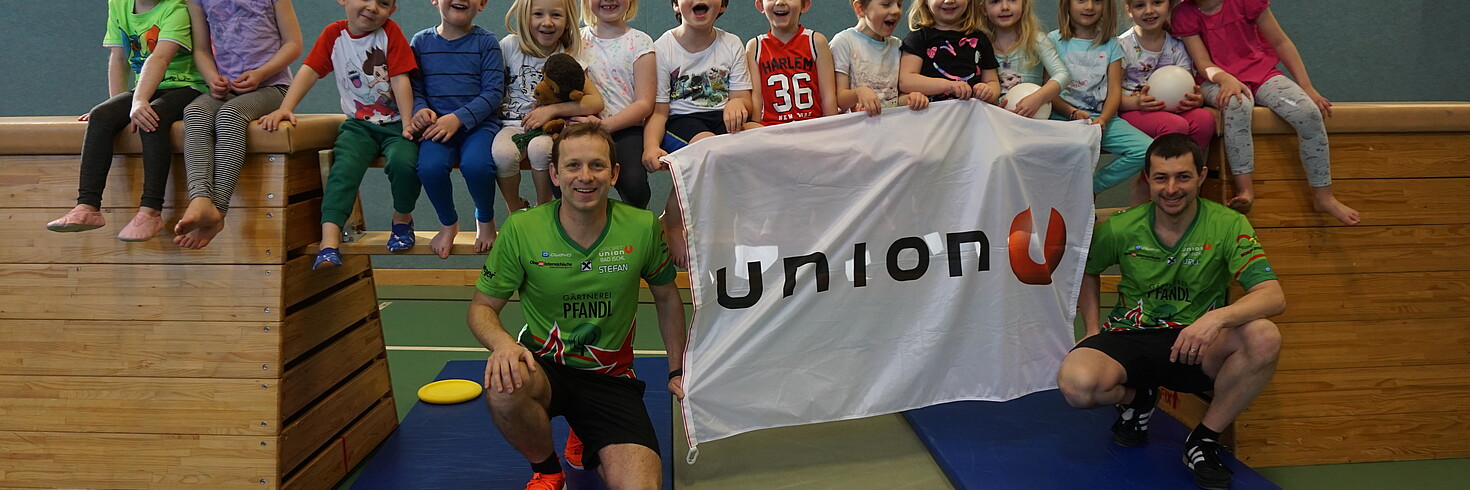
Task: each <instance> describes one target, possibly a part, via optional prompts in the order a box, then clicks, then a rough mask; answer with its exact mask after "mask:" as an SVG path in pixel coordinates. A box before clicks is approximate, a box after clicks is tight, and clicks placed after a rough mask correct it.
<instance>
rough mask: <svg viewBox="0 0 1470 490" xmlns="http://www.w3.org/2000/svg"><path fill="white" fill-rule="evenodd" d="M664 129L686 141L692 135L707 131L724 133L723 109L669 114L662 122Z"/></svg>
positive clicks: (691, 137)
mask: <svg viewBox="0 0 1470 490" xmlns="http://www.w3.org/2000/svg"><path fill="white" fill-rule="evenodd" d="M664 131H666V132H668V133H669V134H672V135H674V137H675V138H679V139H680V140H682V141H684V142H685V143H688V142H689V140H691V139H693V138H694V135H696V134H699V133H703V132H705V131H709V132H711V133H714V134H716V135H721V134H725V133H726V131H725V111H723V110H719V111H700V112H694V113H689V114H677V115H670V116H669V121H668V122H667V123H664Z"/></svg>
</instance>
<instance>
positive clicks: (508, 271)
mask: <svg viewBox="0 0 1470 490" xmlns="http://www.w3.org/2000/svg"><path fill="white" fill-rule="evenodd" d="M561 204H562V201H561V200H559V199H558V200H555V201H551V202H550V203H547V204H543V205H540V206H536V207H534V208H531V209H528V210H525V211H521V212H517V213H514V214H512V215H511V216H510V217H509V218H506V220H505V225H504V226H503V227H501V230H500V233H499V235H498V236H497V237H496V238H495V246H494V247H492V248H491V249H490V256H489V257H487V258H486V259H485V267H484V268H483V269H482V270H481V273H480V279H479V280H478V281H476V283H475V287H476V288H477V289H479V290H480V292H482V293H485V294H487V295H490V296H493V297H496V298H503V299H509V298H510V297H511V294H513V293H515V292H517V291H519V292H520V294H521V309H522V311H524V313H525V316H526V325H525V326H524V327H522V328H521V330H520V332H519V333H518V334H516V340H517V341H518V342H520V343H521V345H524V346H525V347H526V348H527V349H530V350H531V352H533V353H535V354H536V355H537V356H541V357H542V358H545V359H547V360H550V361H553V362H557V363H561V364H564V365H566V366H570V367H574V368H577V369H585V370H591V371H597V372H600V373H603V374H607V375H610V376H623V377H633V322H634V320H633V318H634V316H635V315H636V313H637V311H638V291H639V289H640V286H639V284H638V281H639V279H643V280H646V281H648V283H649V284H651V285H662V284H668V283H669V282H672V281H673V280H674V274H675V273H674V266H673V262H672V260H671V259H670V256H669V249H668V246H667V245H666V244H665V243H664V238H663V227H662V226H661V225H660V224H659V222H658V218H656V217H655V216H654V215H653V213H651V212H648V211H647V210H644V209H640V208H636V207H633V206H630V205H627V204H624V203H622V202H619V201H614V200H608V211H607V213H608V219H607V227H606V228H604V229H603V232H602V236H600V237H598V239H597V241H596V242H595V243H593V245H592V246H591V247H588V248H583V247H582V246H580V245H578V244H577V243H576V242H574V241H572V239H571V238H570V237H568V236H567V234H566V231H565V230H564V229H563V228H562V226H561V221H560V220H559V219H557V211H558V209H560V207H561Z"/></svg>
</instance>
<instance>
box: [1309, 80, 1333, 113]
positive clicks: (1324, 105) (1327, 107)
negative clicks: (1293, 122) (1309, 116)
mask: <svg viewBox="0 0 1470 490" xmlns="http://www.w3.org/2000/svg"><path fill="white" fill-rule="evenodd" d="M1303 88H1304V89H1305V90H1304V91H1305V92H1306V93H1307V97H1311V98H1312V103H1313V104H1317V109H1320V110H1321V111H1322V115H1324V116H1327V117H1332V101H1330V100H1327V98H1326V97H1323V96H1322V94H1320V93H1317V89H1315V88H1311V87H1303Z"/></svg>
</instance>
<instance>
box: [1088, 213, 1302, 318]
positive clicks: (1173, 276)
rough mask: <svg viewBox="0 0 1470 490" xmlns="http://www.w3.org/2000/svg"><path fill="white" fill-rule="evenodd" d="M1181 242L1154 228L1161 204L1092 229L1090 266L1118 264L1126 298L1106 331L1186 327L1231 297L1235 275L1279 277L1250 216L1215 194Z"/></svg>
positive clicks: (1244, 283)
mask: <svg viewBox="0 0 1470 490" xmlns="http://www.w3.org/2000/svg"><path fill="white" fill-rule="evenodd" d="M1198 202H1199V213H1198V214H1196V215H1195V217H1194V222H1193V223H1190V225H1189V229H1188V230H1186V231H1185V232H1184V235H1183V236H1182V237H1180V238H1179V242H1178V243H1175V244H1174V246H1173V247H1165V246H1163V245H1162V244H1160V243H1159V239H1158V236H1157V235H1155V234H1154V229H1153V223H1154V205H1153V203H1145V204H1142V205H1139V206H1135V207H1133V208H1130V209H1128V210H1127V211H1124V212H1122V213H1120V214H1118V215H1116V216H1113V217H1111V218H1108V220H1107V221H1104V222H1103V223H1102V224H1100V225H1098V226H1097V229H1096V230H1095V231H1094V232H1093V234H1092V250H1091V252H1090V253H1089V254H1088V256H1087V273H1088V274H1101V273H1102V272H1103V270H1105V269H1107V268H1108V267H1110V266H1112V265H1114V264H1117V265H1118V266H1119V268H1120V269H1121V275H1122V280H1121V281H1120V282H1119V283H1118V303H1117V305H1115V306H1114V307H1113V309H1112V311H1109V312H1108V315H1107V318H1106V319H1105V320H1104V321H1103V326H1102V330H1104V331H1110V330H1138V329H1149V328H1184V327H1187V326H1189V325H1190V324H1191V323H1194V321H1195V320H1197V319H1199V317H1200V316H1201V315H1204V314H1205V312H1207V311H1210V310H1212V309H1215V308H1218V307H1221V306H1224V305H1225V304H1226V303H1227V299H1228V294H1229V290H1230V281H1231V279H1234V280H1236V281H1238V282H1240V285H1241V287H1244V288H1246V289H1250V288H1251V287H1252V286H1255V285H1256V284H1258V283H1261V282H1263V281H1268V280H1272V279H1276V274H1275V273H1273V272H1272V271H1271V262H1270V261H1269V260H1267V259H1266V251H1265V250H1264V249H1262V248H1261V242H1260V241H1258V240H1256V231H1255V229H1253V228H1251V224H1250V222H1249V221H1246V219H1245V216H1243V215H1241V214H1240V213H1238V212H1236V211H1235V210H1233V209H1230V208H1227V207H1225V206H1223V205H1221V204H1219V203H1216V202H1214V201H1210V200H1207V199H1199V200H1198Z"/></svg>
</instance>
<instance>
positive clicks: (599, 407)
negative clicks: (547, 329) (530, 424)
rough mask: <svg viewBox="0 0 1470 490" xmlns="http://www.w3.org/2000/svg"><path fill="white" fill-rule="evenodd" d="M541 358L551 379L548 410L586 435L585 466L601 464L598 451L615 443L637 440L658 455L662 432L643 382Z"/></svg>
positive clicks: (583, 461)
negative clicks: (655, 428)
mask: <svg viewBox="0 0 1470 490" xmlns="http://www.w3.org/2000/svg"><path fill="white" fill-rule="evenodd" d="M536 361H537V363H538V364H540V365H541V369H542V370H543V372H545V373H546V379H548V380H550V381H551V409H550V410H549V415H551V416H552V417H555V416H558V415H560V416H562V417H565V418H566V419H567V425H570V426H572V431H574V432H576V433H577V438H579V439H581V440H582V444H583V447H584V449H583V451H582V464H583V466H582V467H583V468H586V469H589V470H591V469H593V468H596V467H597V465H598V464H599V463H600V461H598V458H597V451H599V450H601V449H602V448H604V447H607V446H611V445H613V444H637V445H640V446H644V447H647V448H649V449H652V450H653V452H654V454H658V452H659V451H658V436H657V435H655V434H654V432H653V421H651V420H649V419H648V407H646V406H644V405H643V390H644V387H645V386H644V383H643V381H641V380H637V379H630V378H619V377H614V376H608V375H606V374H602V373H597V372H593V371H585V370H581V369H577V368H571V367H567V366H565V365H562V364H557V363H556V362H553V361H548V360H546V359H543V358H541V357H539V356H538V357H536Z"/></svg>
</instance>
